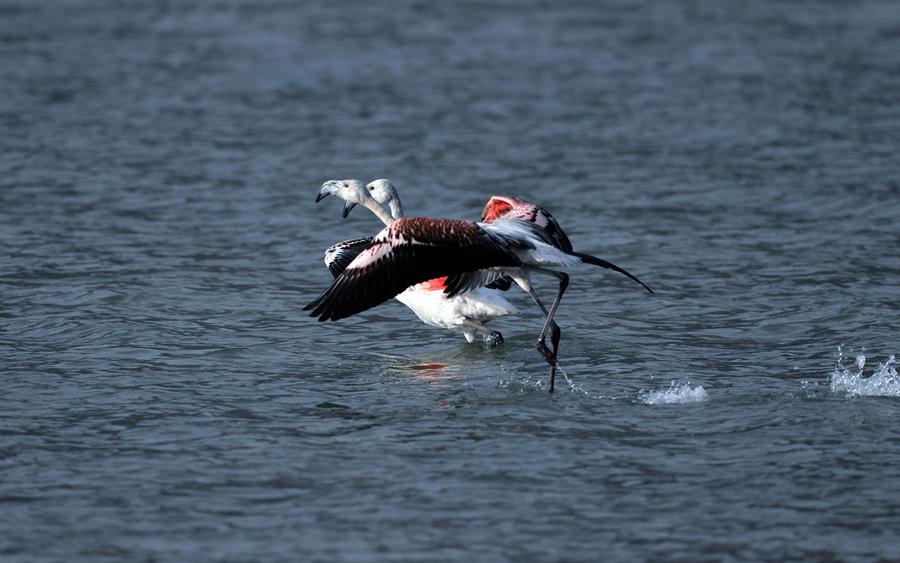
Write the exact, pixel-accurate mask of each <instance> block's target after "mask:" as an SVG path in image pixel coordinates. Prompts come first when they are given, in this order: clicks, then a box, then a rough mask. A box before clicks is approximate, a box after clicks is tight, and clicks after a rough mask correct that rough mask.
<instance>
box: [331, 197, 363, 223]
mask: <svg viewBox="0 0 900 563" xmlns="http://www.w3.org/2000/svg"><path fill="white" fill-rule="evenodd" d="M323 197H324V196H323ZM354 207H356V204H355V203H350V202H349V201H345V202H344V210H343V211H341V217H343V218H344V219H346V218H347V217H348V216H349V215H350V212H351V211H353V208H354Z"/></svg>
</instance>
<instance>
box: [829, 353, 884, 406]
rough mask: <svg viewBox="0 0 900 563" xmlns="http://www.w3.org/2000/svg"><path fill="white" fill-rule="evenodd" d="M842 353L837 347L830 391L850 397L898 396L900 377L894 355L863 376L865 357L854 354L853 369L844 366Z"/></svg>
mask: <svg viewBox="0 0 900 563" xmlns="http://www.w3.org/2000/svg"><path fill="white" fill-rule="evenodd" d="M843 359H844V356H843V353H842V352H840V349H838V362H837V367H835V368H834V371H833V372H832V373H831V392H832V393H843V394H846V395H849V396H851V397H900V377H898V376H897V368H896V367H894V366H896V365H897V360H896V359H895V358H894V355H893V354H891V356H890V357H889V358H888V359H887V361H886V362H884V363H883V364H878V367H877V368H875V370H874V371H873V373H872V375H870V376H868V377H865V376H864V375H863V371H864V369H865V367H866V357H865V355H863V354H860V355H858V356H856V359H855V361H854V368H855V369H848V368H846V367H844V362H843Z"/></svg>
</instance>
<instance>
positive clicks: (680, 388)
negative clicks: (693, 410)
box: [640, 381, 709, 405]
mask: <svg viewBox="0 0 900 563" xmlns="http://www.w3.org/2000/svg"><path fill="white" fill-rule="evenodd" d="M640 398H641V401H643V402H644V403H646V404H648V405H682V404H686V403H702V402H703V401H705V400H706V399H708V398H709V394H708V393H707V392H706V389H704V388H703V387H702V386H701V385H698V386H696V387H691V384H690V383H676V382H675V381H673V382H671V383H670V384H669V388H668V389H657V390H656V391H642V392H641V395H640Z"/></svg>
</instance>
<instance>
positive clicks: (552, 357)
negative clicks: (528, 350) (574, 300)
mask: <svg viewBox="0 0 900 563" xmlns="http://www.w3.org/2000/svg"><path fill="white" fill-rule="evenodd" d="M547 271H548V272H550V273H552V274H553V275H554V276H557V274H559V272H554V271H552V270H547ZM562 275H564V276H565V274H562ZM557 277H558V276H557ZM517 281H518V280H517ZM568 281H569V280H568V276H566V284H568ZM518 285H519V287H521V288H522V289H524V290H525V292H526V293H527V294H528V295H529V296H530V297H531V299H532V301H534V302H535V303H536V304H537V306H538V307H540V309H541V311H542V312H543V313H544V315H546V316H547V320H546V322H545V323H544V328H543V330H541V336H540V337H539V338H538V342H537V348H538V350H539V351H540V352H541V354H543V356H544V359H545V360H546V361H547V363H548V364H549V365H550V392H551V393H553V388H554V383H555V381H556V357H557V353H558V352H559V338H560V336H561V335H562V330H560V328H559V325H557V324H556V322H555V321H554V320H553V317H552V315H551V311H548V310H547V306H546V305H544V302H543V301H541V298H540V297H538V295H537V293H535V292H534V289H532V287H531V284H530V283H519V284H518ZM560 286H562V280H561V279H560ZM562 291H565V287H562V289H561V291H560V294H559V296H558V297H557V299H556V301H554V302H553V305H554V307H551V310H552V311H553V312H554V313H555V312H556V309H555V307H557V306H559V299H560V298H561V297H562ZM548 326H549V327H550V330H551V333H550V344H551V345H552V348H548V347H547V344H546V342H545V340H546V337H547V334H546V333H547V327H548Z"/></svg>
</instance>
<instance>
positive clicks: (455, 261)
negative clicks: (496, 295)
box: [304, 217, 521, 321]
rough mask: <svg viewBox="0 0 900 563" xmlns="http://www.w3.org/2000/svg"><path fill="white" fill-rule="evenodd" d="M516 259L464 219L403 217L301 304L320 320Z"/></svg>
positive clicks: (498, 239) (510, 264)
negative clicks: (423, 284)
mask: <svg viewBox="0 0 900 563" xmlns="http://www.w3.org/2000/svg"><path fill="white" fill-rule="evenodd" d="M520 265H521V261H520V260H519V259H518V258H517V257H516V255H515V254H514V253H513V252H511V251H510V249H509V246H508V245H506V244H504V240H503V239H502V238H501V237H498V236H496V235H494V234H492V233H489V232H487V231H485V230H484V229H482V228H481V227H479V226H478V225H476V224H475V223H472V222H469V221H454V220H450V219H422V218H415V217H412V218H410V217H404V218H401V219H398V220H397V221H394V222H393V223H392V224H391V225H390V226H388V227H385V229H384V230H382V231H381V232H380V233H378V234H377V235H375V238H374V239H373V241H372V244H370V245H369V246H368V247H367V248H366V249H365V250H363V251H362V252H361V253H360V254H359V255H358V256H357V257H356V259H354V260H353V262H351V263H350V264H349V265H348V266H347V268H346V269H344V271H343V273H342V274H341V275H340V276H338V277H337V279H335V280H334V283H332V284H331V287H329V288H328V289H327V290H325V292H324V293H322V295H320V296H319V297H318V298H316V299H315V300H314V301H312V302H311V303H310V304H309V305H307V306H306V307H304V309H305V310H311V311H312V312H311V313H310V316H312V317H318V318H319V320H320V321H327V320H333V321H336V320H339V319H343V318H344V317H349V316H351V315H355V314H356V313H359V312H361V311H365V310H366V309H370V308H372V307H374V306H376V305H379V304H381V303H383V302H385V301H387V300H388V299H390V298H391V297H394V296H395V295H397V294H399V293H401V292H402V291H403V290H405V289H406V288H408V287H409V286H411V285H414V284H417V283H420V282H423V281H426V280H430V279H433V278H437V277H440V276H448V275H451V274H454V273H457V272H472V271H476V270H483V269H488V268H503V267H507V268H513V267H518V266H520Z"/></svg>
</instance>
